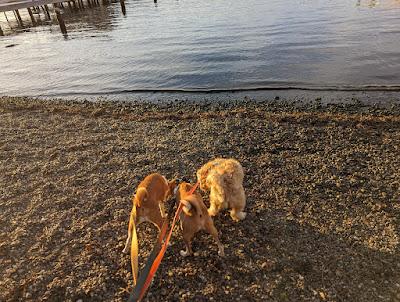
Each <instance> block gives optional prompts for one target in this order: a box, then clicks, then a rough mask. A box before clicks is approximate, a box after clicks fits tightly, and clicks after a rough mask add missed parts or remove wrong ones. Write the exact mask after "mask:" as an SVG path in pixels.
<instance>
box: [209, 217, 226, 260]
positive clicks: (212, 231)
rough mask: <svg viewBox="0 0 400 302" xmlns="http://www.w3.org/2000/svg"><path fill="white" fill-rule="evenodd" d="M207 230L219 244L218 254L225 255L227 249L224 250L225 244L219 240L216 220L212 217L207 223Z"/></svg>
mask: <svg viewBox="0 0 400 302" xmlns="http://www.w3.org/2000/svg"><path fill="white" fill-rule="evenodd" d="M205 230H206V232H207V233H209V234H210V235H211V236H212V237H213V238H214V240H215V242H216V243H217V245H218V255H219V256H221V257H224V256H225V251H224V245H223V244H222V243H221V241H219V237H218V231H217V229H216V228H215V226H214V222H213V221H212V219H211V218H210V220H209V221H208V222H207V223H206V225H205Z"/></svg>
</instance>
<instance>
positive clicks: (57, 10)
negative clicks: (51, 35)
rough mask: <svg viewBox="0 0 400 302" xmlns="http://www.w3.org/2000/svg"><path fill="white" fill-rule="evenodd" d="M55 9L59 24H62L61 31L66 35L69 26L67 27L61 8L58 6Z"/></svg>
mask: <svg viewBox="0 0 400 302" xmlns="http://www.w3.org/2000/svg"><path fill="white" fill-rule="evenodd" d="M54 11H55V12H56V17H57V21H58V24H59V25H60V29H61V32H62V33H63V34H64V35H66V34H67V28H66V27H65V23H64V19H63V17H62V15H61V12H60V9H59V8H58V7H55V9H54Z"/></svg>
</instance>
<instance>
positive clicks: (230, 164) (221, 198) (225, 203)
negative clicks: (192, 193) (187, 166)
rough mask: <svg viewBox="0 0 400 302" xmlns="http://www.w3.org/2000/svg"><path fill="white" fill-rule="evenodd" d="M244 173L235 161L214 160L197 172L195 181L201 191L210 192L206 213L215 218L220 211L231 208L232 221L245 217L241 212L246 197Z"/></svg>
mask: <svg viewBox="0 0 400 302" xmlns="http://www.w3.org/2000/svg"><path fill="white" fill-rule="evenodd" d="M243 177H244V172H243V168H242V166H241V165H240V163H239V162H238V161H237V160H235V159H232V158H231V159H223V158H216V159H214V160H212V161H210V162H208V163H206V164H205V165H203V166H202V167H201V168H200V169H199V170H198V171H197V180H198V181H199V182H200V188H201V189H202V190H203V191H210V208H209V209H208V213H209V214H210V215H211V216H215V215H217V214H218V212H219V211H220V210H222V209H226V208H228V207H230V208H231V211H230V214H231V217H232V219H233V220H235V221H239V220H242V219H244V218H245V217H246V213H245V212H243V210H244V207H245V206H246V196H245V193H244V188H243Z"/></svg>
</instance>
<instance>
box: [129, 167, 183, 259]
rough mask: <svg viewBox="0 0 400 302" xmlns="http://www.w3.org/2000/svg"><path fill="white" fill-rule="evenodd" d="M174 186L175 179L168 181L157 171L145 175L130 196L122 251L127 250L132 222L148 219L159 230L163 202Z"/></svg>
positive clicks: (162, 213)
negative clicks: (130, 207) (127, 223)
mask: <svg viewBox="0 0 400 302" xmlns="http://www.w3.org/2000/svg"><path fill="white" fill-rule="evenodd" d="M175 186H176V181H175V180H172V181H170V182H168V180H167V179H166V178H165V177H164V176H162V175H160V174H158V173H153V174H150V175H148V176H146V177H145V179H144V180H143V181H142V182H141V183H140V184H139V186H138V188H137V190H136V194H135V195H134V196H133V198H132V203H133V205H132V211H131V215H130V218H129V226H128V238H127V239H126V243H125V247H124V250H123V251H122V252H123V253H128V252H129V247H130V245H131V240H132V231H133V227H134V224H135V226H138V225H139V224H140V223H142V222H145V221H149V222H151V223H153V224H154V225H155V226H157V228H158V229H159V230H160V228H161V225H162V223H163V218H165V217H166V214H165V208H164V202H165V201H166V200H167V199H168V197H170V196H172V194H173V192H174V189H175Z"/></svg>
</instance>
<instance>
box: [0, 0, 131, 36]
mask: <svg viewBox="0 0 400 302" xmlns="http://www.w3.org/2000/svg"><path fill="white" fill-rule="evenodd" d="M109 1H110V0H0V13H4V15H5V17H6V20H7V22H8V21H9V17H7V14H6V12H13V15H14V17H15V19H16V20H17V22H18V25H19V26H20V27H24V22H23V20H22V18H21V15H20V12H19V11H20V10H21V9H26V10H27V11H28V14H29V17H30V19H31V25H32V26H36V25H37V21H38V20H37V19H36V18H35V16H34V13H38V12H40V11H42V12H43V13H44V14H45V17H46V19H47V20H51V16H52V15H53V19H56V20H57V23H58V24H59V26H60V30H61V32H62V33H63V34H64V35H66V34H67V27H66V25H65V22H64V19H63V16H62V13H61V9H64V8H65V7H68V8H69V9H70V10H71V11H73V10H75V11H78V10H83V9H85V8H92V7H96V6H100V5H106V4H108V3H109ZM119 2H120V4H121V9H122V13H123V14H124V15H125V14H126V8H125V0H119ZM49 5H51V6H52V7H53V9H51V8H50V7H49ZM3 35H4V31H3V30H2V28H1V26H0V36H3Z"/></svg>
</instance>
